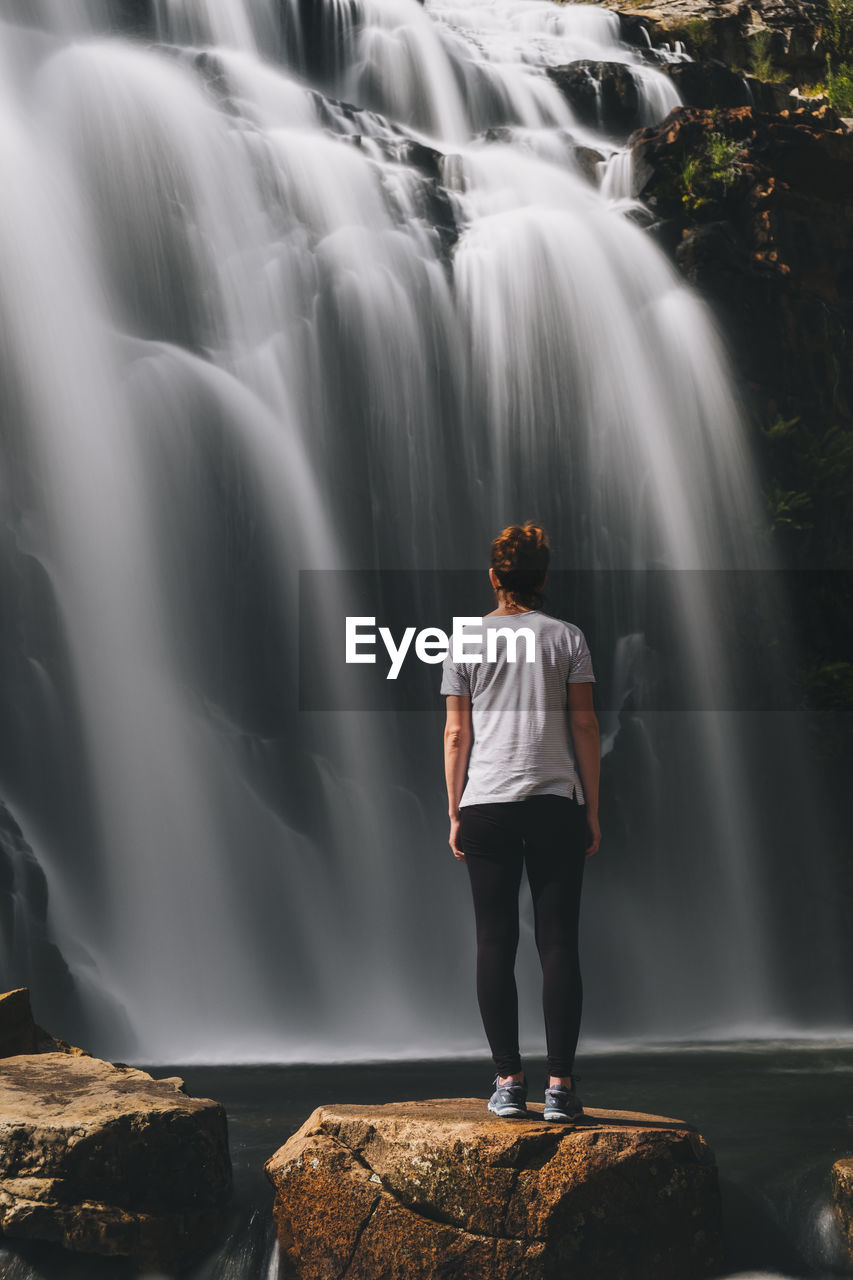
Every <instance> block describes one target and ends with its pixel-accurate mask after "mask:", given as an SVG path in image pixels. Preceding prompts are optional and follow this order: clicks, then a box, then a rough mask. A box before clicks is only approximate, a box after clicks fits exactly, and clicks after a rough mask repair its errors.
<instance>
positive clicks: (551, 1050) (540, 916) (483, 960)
mask: <svg viewBox="0 0 853 1280" xmlns="http://www.w3.org/2000/svg"><path fill="white" fill-rule="evenodd" d="M459 814H460V834H459V843H460V848H461V849H462V852H463V853H464V854H465V865H466V866H467V868H468V874H469V878H470V881H471V893H472V895H473V899H474V917H475V920H476V924H477V1000H478V1003H479V1005H480V1013H481V1015H482V1018H483V1027H484V1028H485V1032H486V1038H487V1040H488V1042H489V1047H490V1048H491V1051H492V1058H493V1059H494V1063H495V1066H496V1067H497V1069H498V1072H499V1074H500V1075H502V1076H508V1075H513V1074H514V1073H515V1072H517V1071H520V1070H521V1057H520V1055H519V1047H518V992H517V989H516V985H515V955H516V950H517V948H518V936H519V929H518V893H519V888H520V886H521V870H522V866H526V867H527V879H528V883H529V884H530V892H531V896H532V898H533V917H534V923H535V936H536V946H537V949H538V951H539V959H540V961H541V963H542V1007H543V1010H544V1013H545V1041H546V1045H547V1050H548V1070H549V1072H550V1074H551V1075H554V1076H569V1075H571V1074H572V1070H573V1068H574V1059H575V1049H576V1048H577V1042H578V1034H579V1032H580V1021H581V1006H582V1001H583V987H582V984H581V973H580V964H579V961H578V917H579V913H580V898H581V885H582V882H583V870H584V864H585V861H586V858H585V848H586V844H587V842H588V836H587V830H586V809H585V807H584V806H583V805H580V804H578V802H577V801H576V800H570V799H568V797H566V796H557V795H542V796H529V797H528V798H527V799H526V800H510V801H506V802H503V803H496V804H472V805H465V806H464V807H463V808H462V809H460V811H459Z"/></svg>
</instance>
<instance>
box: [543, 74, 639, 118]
mask: <svg viewBox="0 0 853 1280" xmlns="http://www.w3.org/2000/svg"><path fill="white" fill-rule="evenodd" d="M548 75H549V76H550V77H551V79H552V80H553V81H554V83H555V84H556V86H557V88H558V89H559V90H560V92H561V93H562V95H563V97H564V98H565V99H566V101H567V102H568V104H569V106H570V107H571V108H572V111H573V112H574V113H575V116H576V117H577V119H578V121H579V123H581V124H585V125H588V126H590V127H593V128H594V127H596V126H600V127H601V128H602V129H604V130H605V131H606V132H607V133H610V134H614V135H616V136H627V135H628V134H629V133H630V132H631V130H632V129H636V127H637V125H638V124H639V121H640V94H639V91H638V89H637V82H636V80H635V79H634V76H633V75H632V74H631V68H630V67H629V66H626V64H625V63H624V62H591V61H589V60H587V59H582V60H581V61H579V62H570V63H568V64H567V65H566V66H564V67H549V68H548Z"/></svg>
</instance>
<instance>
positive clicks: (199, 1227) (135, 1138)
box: [0, 1052, 231, 1266]
mask: <svg viewBox="0 0 853 1280" xmlns="http://www.w3.org/2000/svg"><path fill="white" fill-rule="evenodd" d="M182 1088H183V1082H182V1081H181V1080H180V1079H179V1078H178V1077H170V1078H168V1079H161V1080H155V1079H154V1078H153V1077H152V1076H150V1075H149V1074H148V1073H147V1072H145V1071H139V1070H136V1069H134V1068H131V1067H120V1066H116V1065H114V1064H113V1063H110V1062H104V1061H102V1060H101V1059H100V1058H93V1057H90V1056H87V1055H83V1054H80V1055H73V1054H69V1053H63V1052H54V1053H50V1052H47V1053H34V1054H18V1055H14V1056H11V1057H6V1058H4V1059H3V1061H2V1070H0V1234H2V1235H4V1236H7V1237H10V1238H19V1239H24V1238H25V1239H31V1240H32V1239H34V1240H45V1241H53V1242H55V1243H57V1244H60V1245H63V1246H64V1247H65V1248H67V1249H74V1250H80V1251H83V1252H92V1253H103V1254H122V1255H130V1256H133V1257H134V1258H136V1259H138V1260H139V1261H141V1262H144V1263H146V1264H149V1265H153V1266H161V1265H165V1264H167V1263H169V1262H179V1261H181V1260H183V1259H184V1258H190V1257H192V1256H193V1255H194V1254H195V1253H197V1252H199V1251H201V1250H203V1249H205V1248H209V1247H210V1244H211V1241H212V1240H214V1239H216V1237H217V1236H218V1234H219V1230H220V1228H221V1223H222V1218H223V1213H222V1207H223V1205H224V1204H225V1203H226V1202H227V1200H228V1198H229V1196H230V1192H231V1161H230V1156H229V1151H228V1137H227V1127H226V1117H225V1110H224V1108H223V1107H222V1105H221V1104H220V1103H218V1102H214V1101H211V1100H210V1099H209V1098H192V1097H189V1096H187V1094H185V1093H183V1092H182Z"/></svg>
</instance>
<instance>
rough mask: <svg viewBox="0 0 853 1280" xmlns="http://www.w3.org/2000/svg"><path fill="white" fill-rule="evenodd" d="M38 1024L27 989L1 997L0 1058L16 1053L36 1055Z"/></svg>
mask: <svg viewBox="0 0 853 1280" xmlns="http://www.w3.org/2000/svg"><path fill="white" fill-rule="evenodd" d="M35 1051H36V1024H35V1023H34V1022H33V1014H32V1009H31V1008H30V993H29V991H28V990H27V988H26V987H19V988H18V990H17V991H4V992H3V993H2V995H0V1058H9V1057H11V1056H12V1054H15V1053H35Z"/></svg>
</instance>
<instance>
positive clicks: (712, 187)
mask: <svg viewBox="0 0 853 1280" xmlns="http://www.w3.org/2000/svg"><path fill="white" fill-rule="evenodd" d="M745 151H746V147H745V145H744V143H742V142H735V141H733V140H732V139H731V138H727V137H726V136H725V134H723V133H717V132H711V133H707V134H705V136H704V137H703V139H702V142H701V144H700V145H699V146H698V147H697V148H696V150H694V151H693V152H692V153H691V154H690V155H689V156H687V158H686V159H685V161H684V164H683V166H682V170H681V199H682V202H683V204H684V205H685V206H686V208H687V209H688V210H689V211H690V212H691V213H697V212H698V211H699V210H701V209H702V207H703V206H707V205H711V204H714V203H717V202H718V201H719V199H720V197H721V196H726V195H728V192H729V191H730V189H731V187H732V185H733V184H734V182H735V180H736V179H737V178H738V177H739V175H740V173H741V172H742V169H743V157H744V154H745Z"/></svg>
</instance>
